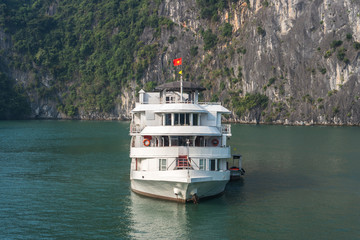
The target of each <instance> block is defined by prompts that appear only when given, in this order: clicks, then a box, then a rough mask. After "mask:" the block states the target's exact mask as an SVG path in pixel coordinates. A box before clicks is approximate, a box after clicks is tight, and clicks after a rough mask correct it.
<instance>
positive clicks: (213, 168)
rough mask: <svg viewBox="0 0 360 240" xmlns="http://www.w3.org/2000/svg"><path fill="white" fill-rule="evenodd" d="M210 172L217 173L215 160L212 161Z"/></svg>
mask: <svg viewBox="0 0 360 240" xmlns="http://www.w3.org/2000/svg"><path fill="white" fill-rule="evenodd" d="M210 171H215V159H210Z"/></svg>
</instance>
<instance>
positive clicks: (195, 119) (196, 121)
mask: <svg viewBox="0 0 360 240" xmlns="http://www.w3.org/2000/svg"><path fill="white" fill-rule="evenodd" d="M198 119H199V115H198V114H197V113H194V114H193V125H194V126H197V125H198Z"/></svg>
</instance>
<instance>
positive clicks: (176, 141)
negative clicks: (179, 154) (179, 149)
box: [170, 137, 179, 146]
mask: <svg viewBox="0 0 360 240" xmlns="http://www.w3.org/2000/svg"><path fill="white" fill-rule="evenodd" d="M170 141H171V146H179V139H178V137H170Z"/></svg>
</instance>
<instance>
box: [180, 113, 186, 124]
mask: <svg viewBox="0 0 360 240" xmlns="http://www.w3.org/2000/svg"><path fill="white" fill-rule="evenodd" d="M180 125H185V114H184V113H180Z"/></svg>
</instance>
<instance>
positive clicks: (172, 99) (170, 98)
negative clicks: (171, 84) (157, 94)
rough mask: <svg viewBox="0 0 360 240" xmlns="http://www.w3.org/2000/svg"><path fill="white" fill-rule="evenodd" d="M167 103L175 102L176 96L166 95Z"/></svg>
mask: <svg viewBox="0 0 360 240" xmlns="http://www.w3.org/2000/svg"><path fill="white" fill-rule="evenodd" d="M166 103H175V98H174V97H170V96H168V97H166Z"/></svg>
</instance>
